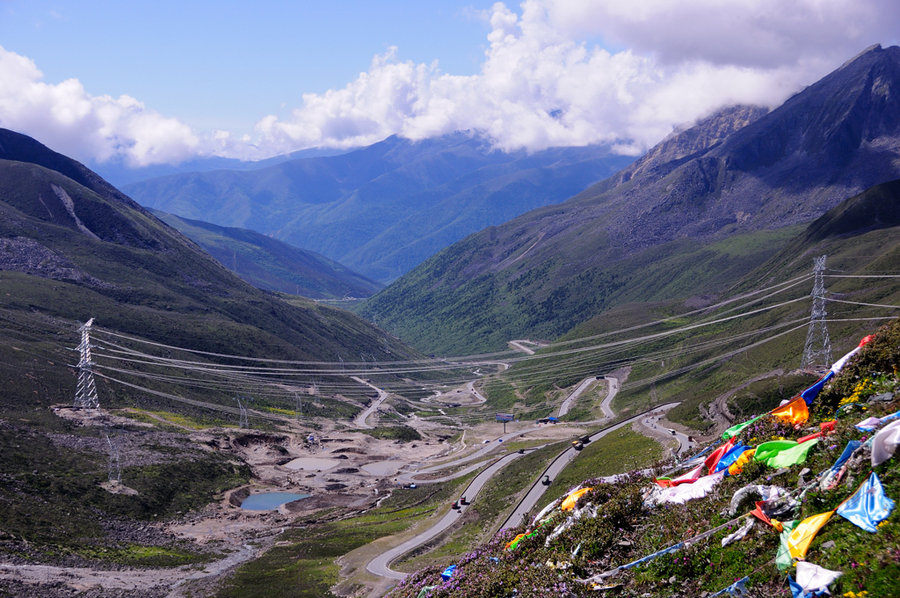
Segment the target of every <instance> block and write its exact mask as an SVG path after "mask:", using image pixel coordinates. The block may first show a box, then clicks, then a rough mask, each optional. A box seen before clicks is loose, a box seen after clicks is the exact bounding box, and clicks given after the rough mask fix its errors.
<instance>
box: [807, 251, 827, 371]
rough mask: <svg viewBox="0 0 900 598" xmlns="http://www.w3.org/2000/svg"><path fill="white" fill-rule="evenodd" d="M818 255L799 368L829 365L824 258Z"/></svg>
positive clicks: (815, 262)
mask: <svg viewBox="0 0 900 598" xmlns="http://www.w3.org/2000/svg"><path fill="white" fill-rule="evenodd" d="M826 257H827V256H824V255H822V256H819V257H817V258H815V260H814V262H813V263H814V270H813V273H814V274H815V281H814V282H813V290H812V298H813V304H812V314H811V316H810V320H809V330H808V331H807V333H806V345H805V346H804V347H803V362H802V363H801V365H800V367H801V369H816V368H817V367H818V368H827V367H829V366H830V365H831V360H832V357H831V339H830V338H829V337H828V326H827V325H826V322H825V317H826V315H827V314H826V311H825V278H824V274H825V258H826Z"/></svg>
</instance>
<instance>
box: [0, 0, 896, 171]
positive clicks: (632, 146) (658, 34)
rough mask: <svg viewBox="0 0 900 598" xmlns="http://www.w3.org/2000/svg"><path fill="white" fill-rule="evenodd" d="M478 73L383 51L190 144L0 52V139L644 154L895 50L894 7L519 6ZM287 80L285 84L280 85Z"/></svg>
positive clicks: (164, 151) (648, 2) (131, 147)
mask: <svg viewBox="0 0 900 598" xmlns="http://www.w3.org/2000/svg"><path fill="white" fill-rule="evenodd" d="M484 19H485V21H486V22H487V23H488V25H489V28H490V32H489V34H488V36H487V42H488V46H487V49H486V51H485V56H484V61H483V63H482V66H481V70H480V72H479V73H477V74H475V75H468V76H459V75H454V74H451V73H444V72H442V71H441V70H440V68H439V66H438V63H436V62H435V63H432V64H419V63H414V62H412V61H408V60H402V59H401V58H400V51H399V50H397V49H396V48H392V49H391V50H389V51H388V52H386V53H385V54H383V55H379V56H376V57H374V59H373V60H372V63H371V65H370V67H369V69H368V70H367V71H365V72H363V73H360V74H359V75H358V76H357V77H356V79H354V80H353V81H351V82H349V83H347V85H345V86H344V87H343V88H340V89H333V90H330V91H327V92H325V93H321V94H305V95H303V96H302V101H301V103H300V105H299V106H297V107H296V108H294V109H293V110H292V111H290V112H289V114H288V115H287V116H286V117H277V116H274V115H269V116H265V117H263V118H261V119H260V120H259V121H258V123H257V125H256V128H255V131H254V134H253V135H252V136H249V137H248V136H246V135H245V136H242V137H236V136H233V135H231V134H229V133H228V132H225V131H213V132H210V133H208V134H207V133H203V134H201V133H197V132H195V131H193V130H191V128H190V127H188V126H187V125H186V124H184V123H182V122H180V121H178V120H176V119H174V118H170V117H165V116H163V115H160V114H159V113H157V112H155V111H153V110H152V109H149V108H147V107H145V106H144V105H143V104H141V103H140V102H138V101H137V100H135V99H133V98H130V97H127V96H122V97H119V98H112V97H109V96H93V95H91V94H90V93H88V92H87V91H86V90H85V89H84V88H83V86H82V85H81V84H80V83H79V82H78V81H77V80H75V79H71V80H67V81H63V82H61V83H58V84H49V83H45V82H43V80H42V79H43V77H42V75H41V73H40V72H39V71H38V69H37V67H36V66H35V65H34V64H33V63H32V62H31V61H30V60H28V59H27V58H24V57H22V56H19V55H16V54H14V53H12V52H7V51H5V50H3V48H2V47H0V126H7V127H10V128H13V129H16V130H20V131H23V132H26V133H28V134H31V135H34V136H35V137H37V138H38V139H40V140H42V141H44V142H45V143H48V144H49V145H51V146H52V147H54V148H55V149H57V150H59V151H63V152H65V153H69V154H71V155H74V156H76V157H80V158H82V159H84V158H92V159H95V160H105V159H110V158H113V157H124V158H125V159H126V160H127V161H128V162H129V163H131V164H134V165H144V164H151V163H158V162H175V161H178V160H181V159H184V158H187V157H190V156H192V155H198V154H201V155H204V154H217V155H228V156H236V157H243V158H255V157H262V156H266V155H272V154H276V153H282V152H287V151H292V150H296V149H301V148H306V147H314V146H331V147H351V146H357V145H363V144H369V143H373V142H375V141H378V140H380V139H383V138H385V137H387V136H388V135H392V134H399V135H403V136H406V137H410V138H413V139H419V138H425V137H430V136H435V135H440V134H443V133H448V132H451V131H454V130H478V131H481V132H483V133H485V134H487V135H488V136H490V137H491V138H492V139H493V140H494V142H495V143H496V145H497V146H498V147H502V148H504V149H516V148H528V149H541V148H545V147H550V146H558V145H583V144H588V143H598V142H608V143H614V144H616V145H617V147H619V148H621V151H628V152H638V151H641V150H643V149H646V148H648V147H649V146H651V145H653V144H654V143H656V142H657V141H659V140H660V139H661V138H662V137H664V136H665V135H666V134H667V133H669V132H670V131H671V130H672V129H673V128H674V127H676V126H679V125H683V124H685V123H689V122H691V121H693V120H695V119H697V118H699V117H702V116H705V115H707V114H709V113H710V112H711V111H713V110H715V109H717V108H719V107H722V106H725V105H728V104H733V103H738V102H744V103H756V104H763V105H768V106H775V105H777V104H779V103H780V102H782V101H783V100H784V99H786V98H787V97H788V96H789V95H790V94H792V93H794V92H796V91H798V90H799V89H801V88H802V87H803V86H804V85H808V84H810V83H812V82H814V81H815V80H817V79H818V78H820V77H822V76H823V75H825V74H826V73H827V72H829V71H830V70H832V69H834V68H835V67H837V66H838V65H839V64H840V63H841V62H843V61H844V60H846V59H847V58H849V57H850V56H852V55H854V54H855V53H856V52H858V51H860V50H862V49H863V48H864V47H866V46H868V45H870V44H872V43H877V42H881V43H885V44H891V43H895V42H896V39H897V38H896V36H897V33H896V32H898V31H900V4H897V3H896V2H895V0H793V1H792V2H783V0H681V1H679V2H673V1H671V0H640V1H638V2H635V1H634V0H526V1H525V2H523V3H522V4H521V5H519V6H512V5H507V4H504V3H501V2H498V3H496V4H495V5H494V6H493V7H492V8H491V9H490V10H489V11H487V12H486V13H485V14H484ZM284 76H289V74H285V75H284Z"/></svg>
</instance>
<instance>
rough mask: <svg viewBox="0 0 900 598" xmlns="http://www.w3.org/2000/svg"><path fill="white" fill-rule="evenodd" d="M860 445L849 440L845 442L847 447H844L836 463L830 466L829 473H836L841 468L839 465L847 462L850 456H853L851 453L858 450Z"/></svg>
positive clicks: (858, 442) (856, 441)
mask: <svg viewBox="0 0 900 598" xmlns="http://www.w3.org/2000/svg"><path fill="white" fill-rule="evenodd" d="M861 444H862V443H861V442H860V441H859V440H850V441H848V442H847V446H845V447H844V452H843V453H841V456H840V457H838V459H837V461H835V462H834V465H832V466H831V471H837V470H838V469H840V468H841V465H843V464H844V463H846V462H847V459H849V458H850V455H852V454H853V451H855V450H856V449H858V448H859V447H860V445H861Z"/></svg>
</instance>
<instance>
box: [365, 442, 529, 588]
mask: <svg viewBox="0 0 900 598" xmlns="http://www.w3.org/2000/svg"><path fill="white" fill-rule="evenodd" d="M532 450H534V449H532ZM527 452H530V451H526V453H527ZM521 456H522V455H521V454H520V453H510V454H508V455H506V456H505V457H501V458H500V459H498V460H497V461H495V462H494V464H493V465H491V466H490V467H488V468H487V469H485V470H484V471H482V472H481V473H480V474H478V475H477V476H475V479H473V480H472V481H471V482H470V483H469V485H468V486H466V489H465V490H463V492H462V494H461V496H465V497H466V500H467V501H469V502H471V501H473V500H475V497H476V496H478V493H479V492H480V491H481V489H482V488H483V487H484V485H485V484H486V483H487V481H488V480H490V479H491V478H492V477H493V476H494V474H496V473H497V472H498V471H500V470H501V469H503V468H504V467H506V466H507V465H508V464H509V462H510V461H512V460H513V459H517V458H518V457H521ZM467 508H468V507H466V506H462V507H460V508H459V509H458V510H455V509H451V510H450V511H448V512H447V514H446V515H444V516H443V517H442V518H441V520H440V521H438V522H437V523H436V524H434V525H433V526H431V527H430V528H428V529H427V530H425V531H424V532H422V533H421V534H419V535H417V536H415V537H413V538H410V539H409V540H407V541H406V542H404V543H403V544H400V545H399V546H395V547H394V548H391V549H390V550H388V551H386V552H384V553H382V554H380V555H378V556H377V557H375V558H374V559H372V560H371V561H369V563H368V564H367V565H366V570H367V571H369V572H370V573H374V574H375V575H378V576H381V577H386V578H388V579H403V578H404V577H406V576H407V574H406V573H402V572H400V571H394V570H393V569H391V568H390V564H391V562H392V561H395V560H396V559H398V558H399V557H401V556H403V555H404V554H406V553H407V552H409V551H411V550H414V549H415V548H418V547H419V546H421V545H423V544H425V543H427V542H429V541H430V540H432V539H433V538H434V537H435V536H437V535H438V534H440V533H442V532H443V531H445V530H446V529H447V528H449V527H450V526H451V525H453V524H454V523H456V521H457V520H458V519H459V518H460V517H461V516H462V514H463V513H464V512H465V510H466V509H467Z"/></svg>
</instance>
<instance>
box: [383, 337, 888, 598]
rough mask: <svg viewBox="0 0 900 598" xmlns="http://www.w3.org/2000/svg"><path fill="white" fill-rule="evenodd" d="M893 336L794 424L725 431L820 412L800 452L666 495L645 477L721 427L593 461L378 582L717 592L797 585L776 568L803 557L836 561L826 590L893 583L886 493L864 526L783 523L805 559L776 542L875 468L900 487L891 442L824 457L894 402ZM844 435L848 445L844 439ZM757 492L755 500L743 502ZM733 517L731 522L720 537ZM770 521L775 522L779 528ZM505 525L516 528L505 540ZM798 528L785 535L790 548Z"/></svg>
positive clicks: (741, 439)
mask: <svg viewBox="0 0 900 598" xmlns="http://www.w3.org/2000/svg"><path fill="white" fill-rule="evenodd" d="M869 332H875V330H874V329H870V330H869ZM857 340H858V339H857V338H843V337H841V338H840V339H839V342H840V344H842V345H845V344H847V343H850V344H855V343H856V341H857ZM898 341H900V320H894V321H893V322H892V323H891V324H889V325H888V326H885V327H883V328H881V329H880V330H878V332H877V334H876V337H875V340H873V341H872V342H871V343H870V344H869V345H868V346H867V347H866V348H864V349H863V351H862V352H861V353H860V354H859V356H858V357H857V359H856V360H855V361H853V362H851V363H850V365H849V366H848V367H846V369H845V371H844V373H843V375H841V376H839V377H838V378H837V380H836V382H835V383H834V384H833V385H832V386H831V388H830V389H826V391H825V392H823V393H822V395H820V396H819V398H818V399H817V401H816V402H815V403H814V404H813V405H814V406H813V414H812V416H811V417H810V418H809V420H808V422H806V424H805V425H802V426H798V427H797V428H795V427H793V426H791V425H787V424H784V423H782V422H779V421H778V420H776V419H775V418H772V417H767V418H764V419H761V420H759V421H758V422H756V423H755V424H754V425H752V426H751V427H749V428H747V429H746V430H744V431H743V432H742V433H740V434H739V436H738V437H737V441H738V442H737V445H739V446H740V445H743V446H742V448H739V449H738V451H737V452H738V454H740V453H742V452H743V451H744V449H747V448H750V447H752V448H755V449H759V448H760V447H761V445H762V444H763V443H766V442H768V441H771V440H773V439H775V438H788V439H790V440H796V439H799V438H801V437H803V436H805V435H807V434H810V433H821V432H822V427H821V424H825V423H826V422H830V423H829V424H828V426H833V428H832V429H831V431H830V432H828V433H826V434H823V435H822V436H821V438H818V439H812V440H809V441H808V442H809V444H807V445H806V446H807V447H809V449H808V451H807V456H806V457H805V458H804V460H803V461H802V462H799V463H790V464H775V463H764V462H763V461H762V460H760V461H754V460H752V459H751V460H750V462H749V463H747V464H745V465H743V467H741V468H735V469H732V470H730V471H729V472H728V473H729V475H725V474H723V473H719V474H715V475H713V476H712V477H709V476H707V477H704V478H701V479H700V480H698V481H696V482H694V483H693V484H682V485H681V486H677V489H680V490H682V491H683V490H685V488H690V489H696V488H697V487H698V486H704V485H707V486H708V487H707V488H706V490H705V491H703V492H701V491H699V490H696V496H694V497H692V498H690V499H682V500H681V502H676V501H674V500H672V501H668V500H666V498H667V497H666V496H665V494H666V493H668V492H672V493H673V494H674V490H675V489H668V490H663V489H662V488H659V487H657V485H656V483H655V482H654V477H656V476H661V475H662V474H665V475H668V476H670V477H673V478H674V477H676V476H679V475H682V474H684V473H686V472H688V471H689V470H690V469H691V468H692V467H694V466H696V465H697V464H698V463H699V464H700V465H701V466H702V465H703V461H704V458H705V457H706V456H708V455H709V451H711V450H712V449H714V448H715V447H716V446H717V445H721V440H720V439H715V440H711V441H709V442H707V443H701V448H704V445H705V448H706V450H707V453H705V454H703V453H701V454H700V456H699V458H698V459H697V461H696V462H694V463H693V464H688V463H681V464H676V463H673V462H672V461H671V460H670V461H665V462H661V463H659V464H658V467H657V469H656V470H655V471H654V475H653V476H647V475H646V474H644V473H637V472H636V473H633V474H632V475H628V476H622V477H621V478H619V479H616V480H604V479H601V478H599V477H597V476H596V474H595V476H591V477H588V478H587V479H585V477H586V476H585V475H582V476H581V477H580V478H578V483H579V486H576V487H575V488H578V487H583V488H587V490H586V491H585V492H584V493H583V495H582V496H580V497H579V498H578V500H577V501H575V502H576V504H575V507H574V508H568V510H563V509H562V507H561V506H560V505H558V504H557V506H555V507H553V508H550V509H548V510H547V511H546V512H544V513H543V515H542V517H541V518H540V519H538V520H537V521H533V520H532V518H528V519H527V520H526V523H525V524H524V525H522V526H519V527H516V528H512V529H506V530H501V531H500V532H499V533H497V535H496V536H495V537H494V538H493V539H491V541H490V542H488V543H486V544H483V545H481V546H476V547H471V546H469V547H467V550H466V551H465V553H464V554H463V553H460V552H461V551H457V552H450V553H449V554H448V552H447V551H445V552H444V555H443V556H444V558H442V559H434V560H437V561H438V562H437V563H436V564H434V565H431V566H429V567H426V568H424V569H421V570H419V571H417V572H414V573H413V574H411V575H410V576H409V577H408V578H406V579H405V580H404V581H403V582H401V583H400V584H398V585H397V586H396V587H395V588H394V589H393V590H392V591H390V592H389V593H388V596H392V597H395V598H414V597H417V596H420V595H424V594H423V592H425V593H426V594H427V595H428V596H432V597H441V598H451V597H453V598H455V597H462V596H507V595H533V596H596V595H598V594H600V595H603V594H604V593H605V594H610V593H614V594H615V595H617V596H623V597H635V598H637V597H645V598H663V597H671V596H712V595H716V594H717V593H720V592H725V594H721V593H720V594H719V595H727V594H732V595H741V596H754V597H756V596H759V597H762V596H791V595H794V596H797V595H798V594H796V593H794V594H792V592H791V589H789V588H788V583H787V576H788V575H790V576H791V578H792V580H795V579H797V577H798V574H799V573H800V571H801V569H803V568H804V567H805V566H806V565H807V564H809V563H812V564H814V565H817V566H820V567H824V568H826V569H828V570H831V571H837V572H839V573H841V576H840V577H839V578H838V579H837V580H835V581H832V582H830V583H829V586H830V591H831V593H832V595H835V596H848V597H858V596H895V595H896V594H897V578H898V575H900V565H898V560H897V558H896V555H897V551H898V547H900V510H898V509H897V507H896V505H893V506H890V507H889V508H888V509H887V512H884V513H880V514H878V515H877V516H874V517H872V518H873V519H874V522H875V523H877V527H876V526H873V527H872V529H865V530H864V529H862V527H861V526H859V524H856V523H854V522H852V521H851V520H850V519H849V518H845V517H844V516H842V514H837V513H836V514H834V515H833V516H832V517H830V519H829V520H828V521H827V523H825V524H824V525H823V526H822V527H821V529H819V530H818V531H817V532H816V531H813V530H812V529H810V530H809V532H807V533H805V534H800V533H798V534H795V535H794V536H792V538H797V537H798V536H802V537H804V538H805V539H807V541H808V548H804V549H803V550H802V555H803V556H802V557H800V558H801V560H805V561H806V563H803V564H797V558H793V559H792V558H791V556H794V557H798V556H800V553H799V552H793V553H789V554H788V555H787V558H786V560H785V559H782V558H781V557H780V555H779V553H780V549H779V545H780V544H782V543H785V542H787V540H788V536H790V530H791V528H792V527H793V526H794V525H797V524H801V522H802V521H805V520H806V518H809V517H813V516H816V515H822V514H825V516H826V517H827V516H828V515H829V511H832V510H835V509H838V508H839V507H840V506H841V504H842V503H843V501H845V499H848V498H849V497H850V496H851V495H854V493H855V492H857V491H858V490H859V489H860V487H861V486H862V484H863V482H865V481H866V480H867V479H868V478H869V477H870V476H871V475H872V473H873V472H874V474H875V475H876V476H877V477H878V480H879V482H880V484H881V486H882V487H883V492H884V494H885V496H886V497H887V498H888V499H890V500H891V501H893V502H896V501H897V499H898V497H900V468H898V460H900V454H897V453H894V454H893V456H892V457H891V458H889V459H888V460H886V461H884V462H883V463H879V464H878V465H875V464H873V463H872V462H871V457H870V455H871V454H872V450H871V448H866V447H865V446H863V447H860V448H859V449H857V450H856V451H855V452H853V457H852V458H851V459H849V460H847V461H846V465H845V466H844V467H843V468H840V467H837V468H834V471H833V472H832V471H830V470H832V468H833V466H834V465H835V462H836V461H837V460H838V458H839V456H841V454H842V452H843V451H844V449H845V447H847V446H848V445H849V443H850V442H856V443H859V444H863V443H865V441H866V440H867V439H869V438H871V437H872V435H873V434H874V433H875V432H867V431H862V430H859V429H857V428H856V427H855V426H854V424H856V423H858V422H860V421H861V420H863V419H865V418H867V417H869V416H884V415H887V414H890V413H893V412H896V410H897V409H898V408H900V398H898V394H897V390H898V388H900V379H898V374H897V364H898V363H900V344H898ZM860 381H866V382H868V383H869V384H870V385H871V386H870V388H869V389H867V390H866V391H864V392H860V393H856V394H855V395H854V394H851V393H848V392H847V389H848V388H854V387H860ZM885 392H886V393H887V400H886V401H884V398H885V397H884V396H882V398H881V399H882V401H884V402H882V401H877V400H873V398H874V397H875V396H876V394H879V393H885ZM854 396H855V400H851V402H852V403H853V404H851V405H849V407H845V408H844V409H842V410H841V411H840V412H839V413H838V414H837V415H836V414H835V409H836V407H837V405H838V403H839V402H840V401H841V400H842V399H846V398H849V397H854ZM835 418H836V420H835ZM885 425H888V424H884V423H883V424H882V425H881V426H879V427H878V428H876V430H880V429H883V428H884V426H885ZM599 442H601V443H602V442H603V441H602V440H601V441H599ZM859 444H857V445H856V446H859ZM770 446H771V445H770ZM850 446H851V450H852V449H853V445H850ZM625 450H628V449H627V448H626V449H625ZM584 453H588V451H587V450H585V451H584ZM758 454H760V453H759V452H757V453H756V454H754V457H755V456H756V455H758ZM635 458H637V457H635ZM607 459H608V455H606V454H603V453H598V452H596V451H595V452H594V453H593V455H590V454H586V455H582V456H579V457H578V458H577V459H576V461H575V463H576V464H578V467H579V468H580V470H581V471H590V470H591V469H594V470H598V471H599V470H602V468H603V462H604V461H605V460H607ZM570 467H571V466H570ZM838 471H840V473H839V474H838ZM701 473H702V474H703V475H704V476H706V475H707V474H711V473H712V472H710V471H709V470H708V468H706V467H704V468H703V471H702V472H701ZM717 476H720V477H721V479H716V477H717ZM575 488H566V489H562V490H561V491H560V489H557V490H556V492H555V493H554V494H553V495H551V496H548V497H546V500H545V501H544V502H546V503H549V502H550V501H551V500H552V499H557V498H558V499H562V498H565V497H566V496H567V495H569V492H570V491H571V490H574V489H575ZM864 490H865V488H864ZM762 492H773V493H774V492H778V493H779V494H780V495H781V499H780V500H773V498H774V497H773V496H764V495H761V493H762ZM865 496H866V497H865V498H863V499H862V500H863V501H865V502H866V503H867V504H868V508H867V509H866V512H867V513H868V514H871V515H874V513H873V511H875V509H874V508H873V507H874V505H876V504H880V501H879V502H877V498H876V493H875V491H869V492H867V493H866V494H865ZM785 497H788V498H789V499H790V500H788V499H787V498H785ZM757 500H760V502H755V504H754V501H757ZM762 501H766V502H762ZM755 506H756V507H758V508H760V509H761V512H766V513H767V514H770V516H771V520H772V523H771V524H770V523H764V521H763V517H760V518H759V519H757V518H756V517H754V516H753V515H752V514H751V511H752V510H753V509H754V507H755ZM470 508H474V507H470ZM535 510H536V509H535ZM776 511H777V514H776ZM534 515H535V513H532V516H534ZM879 522H880V523H879ZM745 527H746V529H744V534H743V535H737V537H733V536H732V537H730V538H728V540H726V537H728V536H731V535H732V534H734V533H735V532H736V531H737V530H738V529H739V528H741V529H743V528H745ZM782 529H784V530H787V531H786V532H785V533H783V534H782V533H781V531H782ZM794 529H797V528H794ZM801 529H802V528H801ZM520 534H521V536H520ZM515 538H518V541H517V542H514V543H512V544H511V542H512V541H513V540H514V539H515ZM798 539H799V538H798ZM798 539H795V541H794V546H795V548H796V547H798V544H799V542H798ZM786 548H787V546H785V549H786ZM449 565H455V566H456V567H455V570H453V571H450V572H448V575H449V576H450V579H449V580H448V579H446V578H443V579H442V572H444V571H445V568H447V567H448V566H449ZM739 581H740V584H739V585H740V587H741V588H743V589H740V590H739V589H737V588H733V586H732V584H735V583H736V582H739ZM424 588H428V590H427V591H425V590H424ZM805 595H811V594H805Z"/></svg>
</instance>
